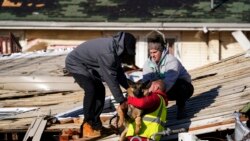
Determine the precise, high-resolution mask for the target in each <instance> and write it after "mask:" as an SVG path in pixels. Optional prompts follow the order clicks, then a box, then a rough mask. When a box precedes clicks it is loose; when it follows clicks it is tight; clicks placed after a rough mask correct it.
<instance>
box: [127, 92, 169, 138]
mask: <svg viewBox="0 0 250 141" xmlns="http://www.w3.org/2000/svg"><path fill="white" fill-rule="evenodd" d="M167 103H168V100H167V97H166V94H165V93H164V92H163V91H161V90H156V91H154V92H151V93H150V94H149V95H148V96H146V97H143V98H135V97H128V104H131V105H133V106H135V107H137V108H139V109H143V110H144V112H145V113H146V114H145V115H144V116H143V118H142V125H141V128H140V132H139V134H138V135H136V134H135V122H132V123H129V124H128V131H127V134H126V137H127V140H129V141H130V140H133V141H139V140H140V141H148V140H152V139H153V135H154V134H155V133H158V132H161V131H163V130H165V129H164V126H165V124H166V118H167V108H166V106H167ZM160 138H161V137H160V136H156V138H155V139H154V140H156V141H159V140H160Z"/></svg>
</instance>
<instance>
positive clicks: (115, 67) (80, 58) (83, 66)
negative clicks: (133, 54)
mask: <svg viewBox="0 0 250 141" xmlns="http://www.w3.org/2000/svg"><path fill="white" fill-rule="evenodd" d="M125 34H126V33H125V32H119V33H118V34H117V35H115V36H114V37H110V38H97V39H93V40H89V41H87V42H84V43H82V44H80V45H79V46H78V47H77V48H75V49H74V50H73V51H72V52H70V53H69V54H68V56H67V57H66V61H65V63H66V69H67V70H68V71H69V72H70V73H77V74H82V75H85V76H87V77H93V79H102V80H103V81H105V82H106V83H107V85H108V86H109V88H110V90H111V92H112V94H113V96H114V98H115V100H116V101H117V102H122V101H124V96H123V94H122V91H121V89H120V85H121V86H122V87H124V88H125V89H127V88H128V83H127V79H126V76H125V74H124V71H123V69H122V66H121V60H120V58H119V56H121V55H122V53H123V52H124V51H125V50H126V49H125V44H124V39H125ZM134 44H135V43H134ZM131 47H132V48H133V46H131ZM128 50H129V51H131V49H128ZM132 50H133V49H132Z"/></svg>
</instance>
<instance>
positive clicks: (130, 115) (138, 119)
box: [117, 80, 149, 141]
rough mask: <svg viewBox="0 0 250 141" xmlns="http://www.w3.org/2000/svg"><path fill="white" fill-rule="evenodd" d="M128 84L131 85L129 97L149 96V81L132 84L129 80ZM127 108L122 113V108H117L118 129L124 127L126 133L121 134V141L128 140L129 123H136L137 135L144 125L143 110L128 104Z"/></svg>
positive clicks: (128, 91)
mask: <svg viewBox="0 0 250 141" xmlns="http://www.w3.org/2000/svg"><path fill="white" fill-rule="evenodd" d="M128 83H129V88H128V90H127V93H128V96H130V97H138V98H139V97H144V96H146V95H148V86H149V81H148V82H145V83H142V82H141V81H138V82H132V81H131V80H128ZM127 107H128V108H127V110H126V111H122V109H121V108H120V107H118V108H117V113H118V116H119V121H118V127H122V126H124V127H125V129H124V131H123V132H122V134H121V137H120V141H124V140H126V133H127V122H131V120H132V121H135V125H136V127H135V134H136V135H138V134H139V131H140V128H141V124H142V115H143V110H141V109H138V108H136V107H134V106H133V105H130V104H128V105H127ZM129 119H130V121H129Z"/></svg>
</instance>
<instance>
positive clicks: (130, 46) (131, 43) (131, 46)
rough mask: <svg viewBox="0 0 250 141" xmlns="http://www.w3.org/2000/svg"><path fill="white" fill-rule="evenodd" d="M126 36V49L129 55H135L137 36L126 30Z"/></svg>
mask: <svg viewBox="0 0 250 141" xmlns="http://www.w3.org/2000/svg"><path fill="white" fill-rule="evenodd" d="M124 34H125V37H124V47H125V48H124V49H126V51H127V53H128V54H129V55H135V43H136V39H135V37H134V36H133V35H132V34H130V33H127V32H125V33H124Z"/></svg>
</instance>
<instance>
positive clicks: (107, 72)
mask: <svg viewBox="0 0 250 141" xmlns="http://www.w3.org/2000/svg"><path fill="white" fill-rule="evenodd" d="M98 63H99V65H100V72H101V76H102V77H103V79H104V81H105V82H106V83H107V85H108V86H109V88H110V91H111V93H112V95H113V96H114V98H115V100H116V102H117V103H120V104H121V103H123V102H124V101H125V100H126V99H125V97H124V96H123V93H122V91H121V88H120V83H119V80H118V74H119V73H118V72H119V71H118V70H119V67H120V63H119V61H118V58H117V56H116V55H115V54H113V53H105V54H102V55H99V56H98ZM125 87H126V86H125ZM127 87H128V85H127Z"/></svg>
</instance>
